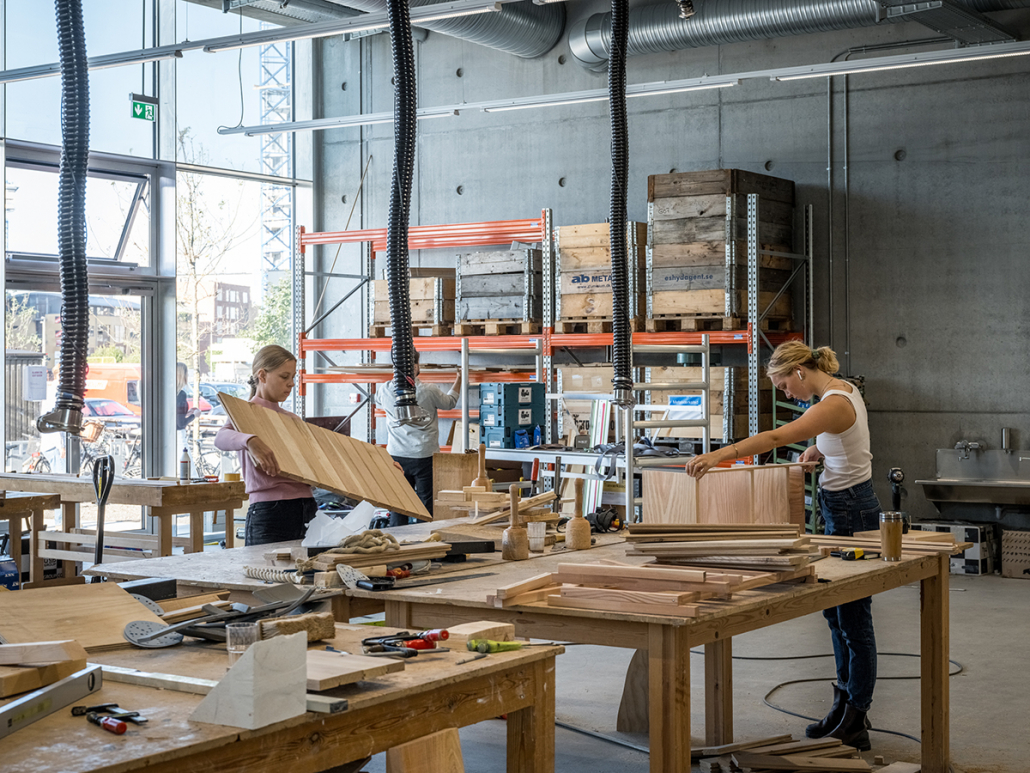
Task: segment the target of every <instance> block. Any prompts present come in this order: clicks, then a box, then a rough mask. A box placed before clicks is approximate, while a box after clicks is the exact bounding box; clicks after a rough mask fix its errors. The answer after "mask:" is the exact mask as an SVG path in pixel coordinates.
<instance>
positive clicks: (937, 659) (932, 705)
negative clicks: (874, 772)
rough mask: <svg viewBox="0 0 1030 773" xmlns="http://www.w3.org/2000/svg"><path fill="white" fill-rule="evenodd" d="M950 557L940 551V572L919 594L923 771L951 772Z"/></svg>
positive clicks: (923, 584)
mask: <svg viewBox="0 0 1030 773" xmlns="http://www.w3.org/2000/svg"><path fill="white" fill-rule="evenodd" d="M949 559H950V557H949V556H948V554H946V553H945V554H941V555H940V556H939V557H938V559H937V561H938V565H937V573H936V574H935V575H934V576H933V577H928V578H926V579H925V580H923V581H922V587H921V588H920V596H919V622H920V631H919V643H920V648H921V652H922V657H921V658H920V688H921V691H922V722H923V727H922V740H923V743H922V763H923V767H922V773H948V763H949V760H950V758H951V752H950V748H949V744H950V737H949V727H948V723H949V718H948V715H949V700H950V699H949V695H948V656H949V632H948V625H949V614H948V573H949V570H950V566H949Z"/></svg>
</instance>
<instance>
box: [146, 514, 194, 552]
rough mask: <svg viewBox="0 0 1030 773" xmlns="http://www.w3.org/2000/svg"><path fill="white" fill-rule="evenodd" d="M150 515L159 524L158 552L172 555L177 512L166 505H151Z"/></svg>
mask: <svg viewBox="0 0 1030 773" xmlns="http://www.w3.org/2000/svg"><path fill="white" fill-rule="evenodd" d="M150 515H151V516H153V518H154V521H155V522H156V524H157V554H158V555H159V556H170V555H171V554H172V523H173V522H174V520H175V513H172V512H170V511H169V510H168V509H167V508H164V507H151V508H150ZM190 528H192V526H191V527H190Z"/></svg>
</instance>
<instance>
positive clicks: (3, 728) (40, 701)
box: [0, 666, 104, 738]
mask: <svg viewBox="0 0 1030 773" xmlns="http://www.w3.org/2000/svg"><path fill="white" fill-rule="evenodd" d="M103 683H104V679H103V676H101V671H100V666H87V667H86V668H84V669H82V670H81V671H76V672H75V673H74V674H72V675H71V676H68V677H65V678H64V679H62V680H61V681H59V682H54V683H53V684H52V685H49V686H48V687H43V688H41V689H39V690H36V691H35V692H31V693H29V694H28V695H26V696H25V697H24V698H19V699H18V700H16V701H13V702H11V703H8V704H7V705H6V706H3V707H0V738H4V737H6V736H9V735H11V734H12V733H15V732H17V731H18V730H21V729H22V728H23V727H27V726H28V725H31V724H32V723H33V722H35V721H36V720H37V719H42V718H43V717H46V716H49V715H50V714H53V713H54V712H55V711H60V710H61V709H63V708H65V707H66V706H70V705H71V704H73V703H75V701H77V700H81V699H82V698H85V697H86V696H87V695H89V694H90V693H94V692H96V691H97V690H99V689H100V688H101V686H102V685H103Z"/></svg>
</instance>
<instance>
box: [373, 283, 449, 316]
mask: <svg viewBox="0 0 1030 773" xmlns="http://www.w3.org/2000/svg"><path fill="white" fill-rule="evenodd" d="M454 289H455V281H454V280H453V279H447V278H444V277H421V278H412V279H409V280H408V293H409V295H410V297H411V322H412V324H414V325H442V324H447V323H449V322H453V321H454ZM373 293H374V305H373V309H374V310H373V314H372V323H373V325H382V324H387V325H388V324H390V291H389V286H388V285H387V282H386V280H385V279H377V280H375V281H374V282H373Z"/></svg>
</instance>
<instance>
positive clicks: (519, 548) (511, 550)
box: [501, 483, 529, 561]
mask: <svg viewBox="0 0 1030 773" xmlns="http://www.w3.org/2000/svg"><path fill="white" fill-rule="evenodd" d="M508 499H509V508H510V510H511V526H509V527H508V528H507V529H505V530H504V533H503V534H501V558H503V559H504V560H505V561H525V560H526V559H528V558H529V533H528V532H527V531H526V527H525V526H523V525H522V521H521V519H520V518H519V486H518V484H517V483H512V484H511V485H510V486H509V487H508Z"/></svg>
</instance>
